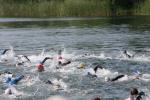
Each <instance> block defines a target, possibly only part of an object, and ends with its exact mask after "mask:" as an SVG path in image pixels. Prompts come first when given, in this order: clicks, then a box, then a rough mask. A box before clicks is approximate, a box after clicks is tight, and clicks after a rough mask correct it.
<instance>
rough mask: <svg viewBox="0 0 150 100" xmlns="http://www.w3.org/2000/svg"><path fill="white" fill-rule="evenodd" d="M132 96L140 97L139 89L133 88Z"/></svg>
mask: <svg viewBox="0 0 150 100" xmlns="http://www.w3.org/2000/svg"><path fill="white" fill-rule="evenodd" d="M130 94H131V95H138V94H139V92H138V90H137V88H132V89H131V91H130Z"/></svg>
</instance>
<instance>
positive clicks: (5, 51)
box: [1, 49, 10, 55]
mask: <svg viewBox="0 0 150 100" xmlns="http://www.w3.org/2000/svg"><path fill="white" fill-rule="evenodd" d="M9 50H10V49H5V50H4V51H3V52H2V53H1V55H4V54H6V53H7V52H8V51H9Z"/></svg>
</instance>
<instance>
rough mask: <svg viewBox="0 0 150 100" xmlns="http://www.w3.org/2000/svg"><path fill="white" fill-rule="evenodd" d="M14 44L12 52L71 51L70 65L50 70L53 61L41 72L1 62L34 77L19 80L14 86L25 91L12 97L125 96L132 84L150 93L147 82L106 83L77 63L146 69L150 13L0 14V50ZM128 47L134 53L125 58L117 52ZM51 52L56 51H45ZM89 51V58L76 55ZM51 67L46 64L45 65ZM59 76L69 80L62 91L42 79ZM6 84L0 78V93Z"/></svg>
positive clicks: (75, 99)
mask: <svg viewBox="0 0 150 100" xmlns="http://www.w3.org/2000/svg"><path fill="white" fill-rule="evenodd" d="M10 45H11V46H13V48H14V50H15V53H16V54H25V55H28V56H30V55H35V54H39V53H40V52H41V51H42V49H50V48H55V49H64V50H65V54H68V55H71V56H70V58H73V59H74V60H73V61H72V64H71V65H69V67H72V68H73V69H71V68H69V69H67V68H66V69H65V70H61V71H60V70H59V71H57V70H54V69H53V67H51V66H52V64H51V63H52V62H51V63H50V64H48V65H47V66H46V71H45V72H42V73H39V72H36V71H34V70H35V67H30V68H26V67H16V66H14V65H7V64H0V70H1V72H2V71H3V70H6V69H7V70H10V71H12V72H14V73H17V74H24V75H31V76H32V77H36V76H38V80H37V81H35V83H34V84H33V85H29V86H28V85H27V84H26V83H20V84H18V85H17V86H16V88H17V90H19V91H23V92H24V93H25V95H23V96H18V97H16V98H15V99H16V100H44V99H46V98H48V97H49V96H51V95H63V96H65V97H68V98H69V100H91V98H92V97H93V96H95V95H98V96H100V97H101V98H102V100H124V98H125V97H127V96H128V95H129V91H130V88H131V87H137V88H138V89H140V90H142V91H145V92H146V93H147V94H148V95H149V93H150V92H149V90H150V85H149V83H150V82H149V81H148V82H147V81H142V80H129V81H123V82H111V83H110V82H104V81H103V80H102V79H101V78H91V77H88V76H86V75H84V71H83V70H80V69H77V68H76V67H77V66H78V65H79V64H81V63H84V64H86V65H87V68H89V67H94V66H92V64H93V63H99V64H101V65H102V66H105V68H106V69H109V70H111V71H114V72H119V73H122V74H127V75H131V74H132V73H133V71H134V70H139V71H140V72H141V73H147V74H150V72H149V71H150V67H149V66H150V52H148V51H146V50H145V49H146V48H149V47H150V18H149V17H141V16H136V17H117V18H110V17H101V18H45V19H41V18H0V49H1V51H2V50H3V49H6V48H9V46H10ZM123 50H127V51H129V52H131V53H133V54H135V57H134V58H132V59H126V58H124V57H122V55H121V52H122V51H123ZM49 52H50V54H51V52H53V53H54V51H49ZM84 54H88V57H80V56H82V55H84ZM49 66H50V67H49ZM47 78H48V79H53V78H59V79H62V80H63V82H65V83H66V84H67V87H68V88H67V90H66V91H61V90H60V91H59V90H58V91H54V90H52V89H50V88H48V86H47V85H45V84H44V83H43V82H41V81H40V80H46V79H47ZM3 92H4V86H3V84H2V83H0V93H1V94H2V93H3Z"/></svg>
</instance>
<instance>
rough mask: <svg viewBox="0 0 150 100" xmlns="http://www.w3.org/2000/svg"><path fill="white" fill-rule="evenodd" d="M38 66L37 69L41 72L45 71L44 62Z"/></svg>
mask: <svg viewBox="0 0 150 100" xmlns="http://www.w3.org/2000/svg"><path fill="white" fill-rule="evenodd" d="M36 66H37V69H38V71H39V72H41V71H44V66H43V64H38V65H36Z"/></svg>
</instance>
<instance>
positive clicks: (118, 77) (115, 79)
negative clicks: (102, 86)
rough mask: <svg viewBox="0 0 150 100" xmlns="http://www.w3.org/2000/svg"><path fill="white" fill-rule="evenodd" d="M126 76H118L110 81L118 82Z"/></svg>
mask: <svg viewBox="0 0 150 100" xmlns="http://www.w3.org/2000/svg"><path fill="white" fill-rule="evenodd" d="M124 76H125V75H118V76H117V77H115V78H113V79H111V80H110V81H117V80H118V79H120V78H122V77H124Z"/></svg>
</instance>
